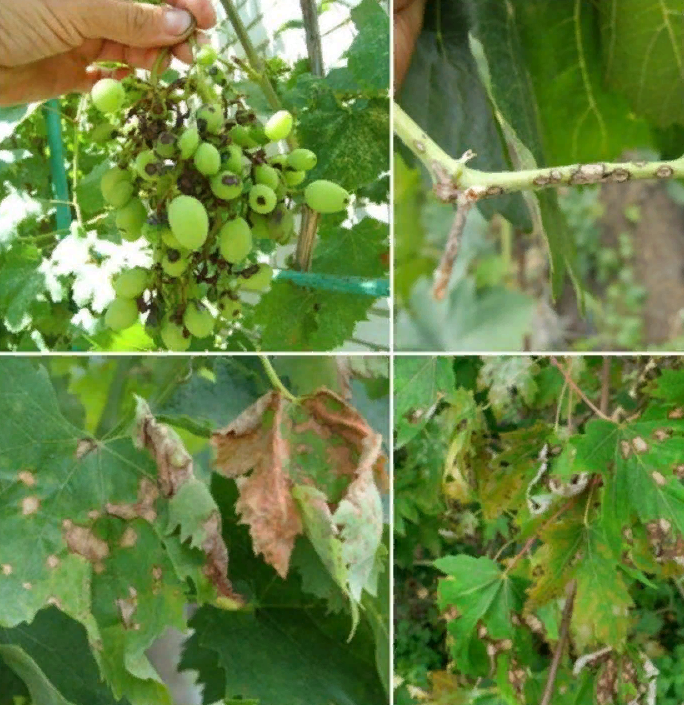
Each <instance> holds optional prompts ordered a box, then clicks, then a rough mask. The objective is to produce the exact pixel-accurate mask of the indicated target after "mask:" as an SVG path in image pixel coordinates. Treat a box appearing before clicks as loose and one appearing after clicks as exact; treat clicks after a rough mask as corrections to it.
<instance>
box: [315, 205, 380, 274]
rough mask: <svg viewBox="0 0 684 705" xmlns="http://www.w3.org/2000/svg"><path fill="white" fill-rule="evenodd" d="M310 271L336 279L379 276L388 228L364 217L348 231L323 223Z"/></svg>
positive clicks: (347, 229) (373, 219)
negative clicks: (333, 275)
mask: <svg viewBox="0 0 684 705" xmlns="http://www.w3.org/2000/svg"><path fill="white" fill-rule="evenodd" d="M319 236H320V242H319V244H318V246H317V247H316V251H315V254H314V258H313V267H312V268H313V271H314V272H320V273H321V274H338V275H340V276H356V277H381V276H384V275H385V274H386V273H387V264H386V261H387V251H388V246H389V225H388V224H387V223H383V222H381V221H379V220H375V218H370V217H365V218H364V219H363V220H361V221H360V222H359V223H356V224H355V225H353V226H352V227H351V228H343V227H334V226H329V225H327V224H326V222H325V221H324V222H323V225H322V227H321V228H320V230H319Z"/></svg>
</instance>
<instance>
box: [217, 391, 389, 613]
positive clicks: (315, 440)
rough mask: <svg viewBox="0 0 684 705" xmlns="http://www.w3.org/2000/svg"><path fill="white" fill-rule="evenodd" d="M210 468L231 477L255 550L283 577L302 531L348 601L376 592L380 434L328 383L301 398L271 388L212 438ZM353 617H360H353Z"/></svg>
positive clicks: (381, 459)
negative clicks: (327, 386)
mask: <svg viewBox="0 0 684 705" xmlns="http://www.w3.org/2000/svg"><path fill="white" fill-rule="evenodd" d="M212 445H213V446H214V448H215V450H216V469H217V470H218V471H219V472H221V473H223V474H224V475H226V476H227V477H232V478H236V481H237V483H238V488H239V490H240V499H239V500H238V502H237V505H236V509H237V511H238V513H239V514H240V515H241V520H242V523H244V524H247V525H249V527H250V534H251V536H252V541H253V543H254V550H255V552H256V553H262V554H263V555H264V557H265V558H266V561H267V562H268V563H269V564H271V565H272V566H273V567H274V568H275V570H276V571H277V572H278V574H279V575H281V576H282V577H285V576H287V573H288V570H289V565H290V557H291V554H292V550H293V548H294V544H295V540H296V538H297V536H298V535H300V534H301V533H304V532H306V534H307V535H308V536H309V539H310V540H311V542H312V544H313V545H314V547H315V549H316V552H317V553H318V554H319V556H320V557H321V559H322V560H323V563H324V564H325V566H326V568H327V569H328V571H329V572H330V574H331V575H332V576H333V578H334V579H335V581H336V582H337V583H338V584H339V585H340V587H341V588H342V589H343V590H344V592H345V593H346V594H347V595H348V596H349V597H350V599H351V601H352V609H353V613H354V615H357V613H358V604H357V603H358V602H359V601H360V599H361V592H362V590H363V589H364V588H365V589H366V590H368V591H370V592H371V593H374V592H375V585H376V582H377V570H378V564H377V560H376V559H377V555H378V550H379V547H380V544H381V539H382V505H381V499H380V491H379V489H378V484H380V485H381V486H383V487H384V486H386V485H387V484H388V483H387V477H386V473H385V458H384V456H383V454H382V437H381V436H380V435H379V434H377V433H375V432H374V431H373V430H372V429H371V428H370V426H369V425H368V423H367V422H366V421H365V419H364V418H363V417H362V416H361V415H360V414H359V413H358V412H357V411H356V410H355V409H354V408H353V407H351V406H350V405H349V404H348V403H347V402H346V401H345V400H344V399H342V398H341V397H339V396H338V395H336V394H334V393H333V392H331V391H329V390H327V389H320V390H318V391H317V392H316V393H315V394H313V395H311V396H308V397H306V398H304V399H302V400H299V401H297V402H290V401H288V400H286V399H284V398H283V397H282V396H281V395H280V394H279V393H278V392H270V393H268V394H266V395H265V396H263V397H262V398H261V399H259V400H258V401H257V402H256V403H255V404H253V405H252V406H251V407H250V408H249V409H247V410H246V411H245V412H244V413H243V414H242V415H241V416H240V417H239V418H238V419H236V420H235V422H233V423H232V424H230V425H229V426H228V427H227V428H225V429H222V430H220V431H217V432H216V433H215V434H214V435H213V437H212ZM354 622H355V623H356V617H355V619H354Z"/></svg>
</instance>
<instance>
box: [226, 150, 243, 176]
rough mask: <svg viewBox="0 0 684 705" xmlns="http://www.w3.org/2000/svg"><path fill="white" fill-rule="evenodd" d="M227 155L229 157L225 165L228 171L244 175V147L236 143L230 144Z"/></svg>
mask: <svg viewBox="0 0 684 705" xmlns="http://www.w3.org/2000/svg"><path fill="white" fill-rule="evenodd" d="M227 156H228V158H227V159H226V160H225V162H224V166H225V167H226V168H227V169H228V171H232V172H233V174H238V176H240V175H242V171H243V169H244V159H243V155H242V149H240V147H238V146H237V145H236V144H230V145H228V151H227Z"/></svg>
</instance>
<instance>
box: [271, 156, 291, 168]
mask: <svg viewBox="0 0 684 705" xmlns="http://www.w3.org/2000/svg"><path fill="white" fill-rule="evenodd" d="M268 163H269V164H270V165H271V166H272V167H274V168H275V169H277V170H278V171H285V169H287V155H286V154H275V155H273V156H272V157H271V158H270V159H269V160H268Z"/></svg>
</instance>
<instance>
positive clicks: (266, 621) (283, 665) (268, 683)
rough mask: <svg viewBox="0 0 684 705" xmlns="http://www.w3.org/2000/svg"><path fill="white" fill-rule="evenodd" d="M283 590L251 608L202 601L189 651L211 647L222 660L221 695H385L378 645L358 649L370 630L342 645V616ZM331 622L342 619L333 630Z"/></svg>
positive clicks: (313, 703) (364, 704)
mask: <svg viewBox="0 0 684 705" xmlns="http://www.w3.org/2000/svg"><path fill="white" fill-rule="evenodd" d="M282 593H283V589H277V588H276V589H273V590H271V591H269V599H268V601H267V604H264V605H263V606H259V607H257V608H256V609H255V610H254V612H252V613H250V614H242V613H227V612H222V611H219V610H215V609H211V608H202V609H201V610H199V611H198V612H197V614H196V615H195V617H194V618H193V619H192V620H191V622H190V626H191V627H192V628H193V630H194V634H193V635H192V636H191V637H190V639H189V640H188V642H187V643H186V651H187V652H194V653H195V656H194V657H193V658H194V660H195V661H196V660H197V658H198V656H197V654H198V653H201V652H202V651H210V652H213V653H211V654H208V655H207V656H206V660H207V662H208V664H211V663H212V662H213V663H216V661H217V662H218V664H219V665H220V667H221V668H222V669H223V670H224V672H225V680H224V683H223V688H224V692H223V694H222V695H223V696H227V697H228V698H231V697H236V696H241V697H242V698H256V699H259V701H260V702H263V703H271V702H273V703H276V702H287V703H288V705H329V703H334V702H344V703H349V705H377V704H378V703H383V702H386V695H385V694H384V693H383V689H382V685H381V684H380V681H379V679H378V677H377V675H376V671H375V668H374V664H373V657H372V652H371V653H370V654H368V652H367V649H366V648H364V649H363V650H362V651H361V653H359V649H358V646H357V644H355V642H357V641H360V642H361V643H363V642H366V643H367V641H368V637H367V636H365V637H363V636H361V635H358V636H357V637H356V638H355V639H354V641H352V643H351V644H344V636H342V634H343V632H342V631H341V630H340V627H342V624H343V620H342V619H341V618H337V619H334V618H333V617H332V616H331V615H330V614H326V613H325V611H324V610H322V609H321V608H320V606H319V605H318V604H315V605H311V604H310V601H307V604H306V605H305V604H303V603H302V602H297V601H294V602H293V601H292V599H291V598H290V599H286V598H285V597H283V595H282ZM331 622H334V623H335V624H336V630H335V632H333V634H331V633H330V632H331V629H330V626H329V625H330V624H331ZM323 624H326V625H328V626H327V628H324V627H322V625H323ZM333 635H334V636H333ZM215 658H216V661H214V659H215ZM182 665H183V666H184V665H185V663H184V662H183V664H182ZM205 702H207V703H208V702H209V701H208V700H206V697H205Z"/></svg>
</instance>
